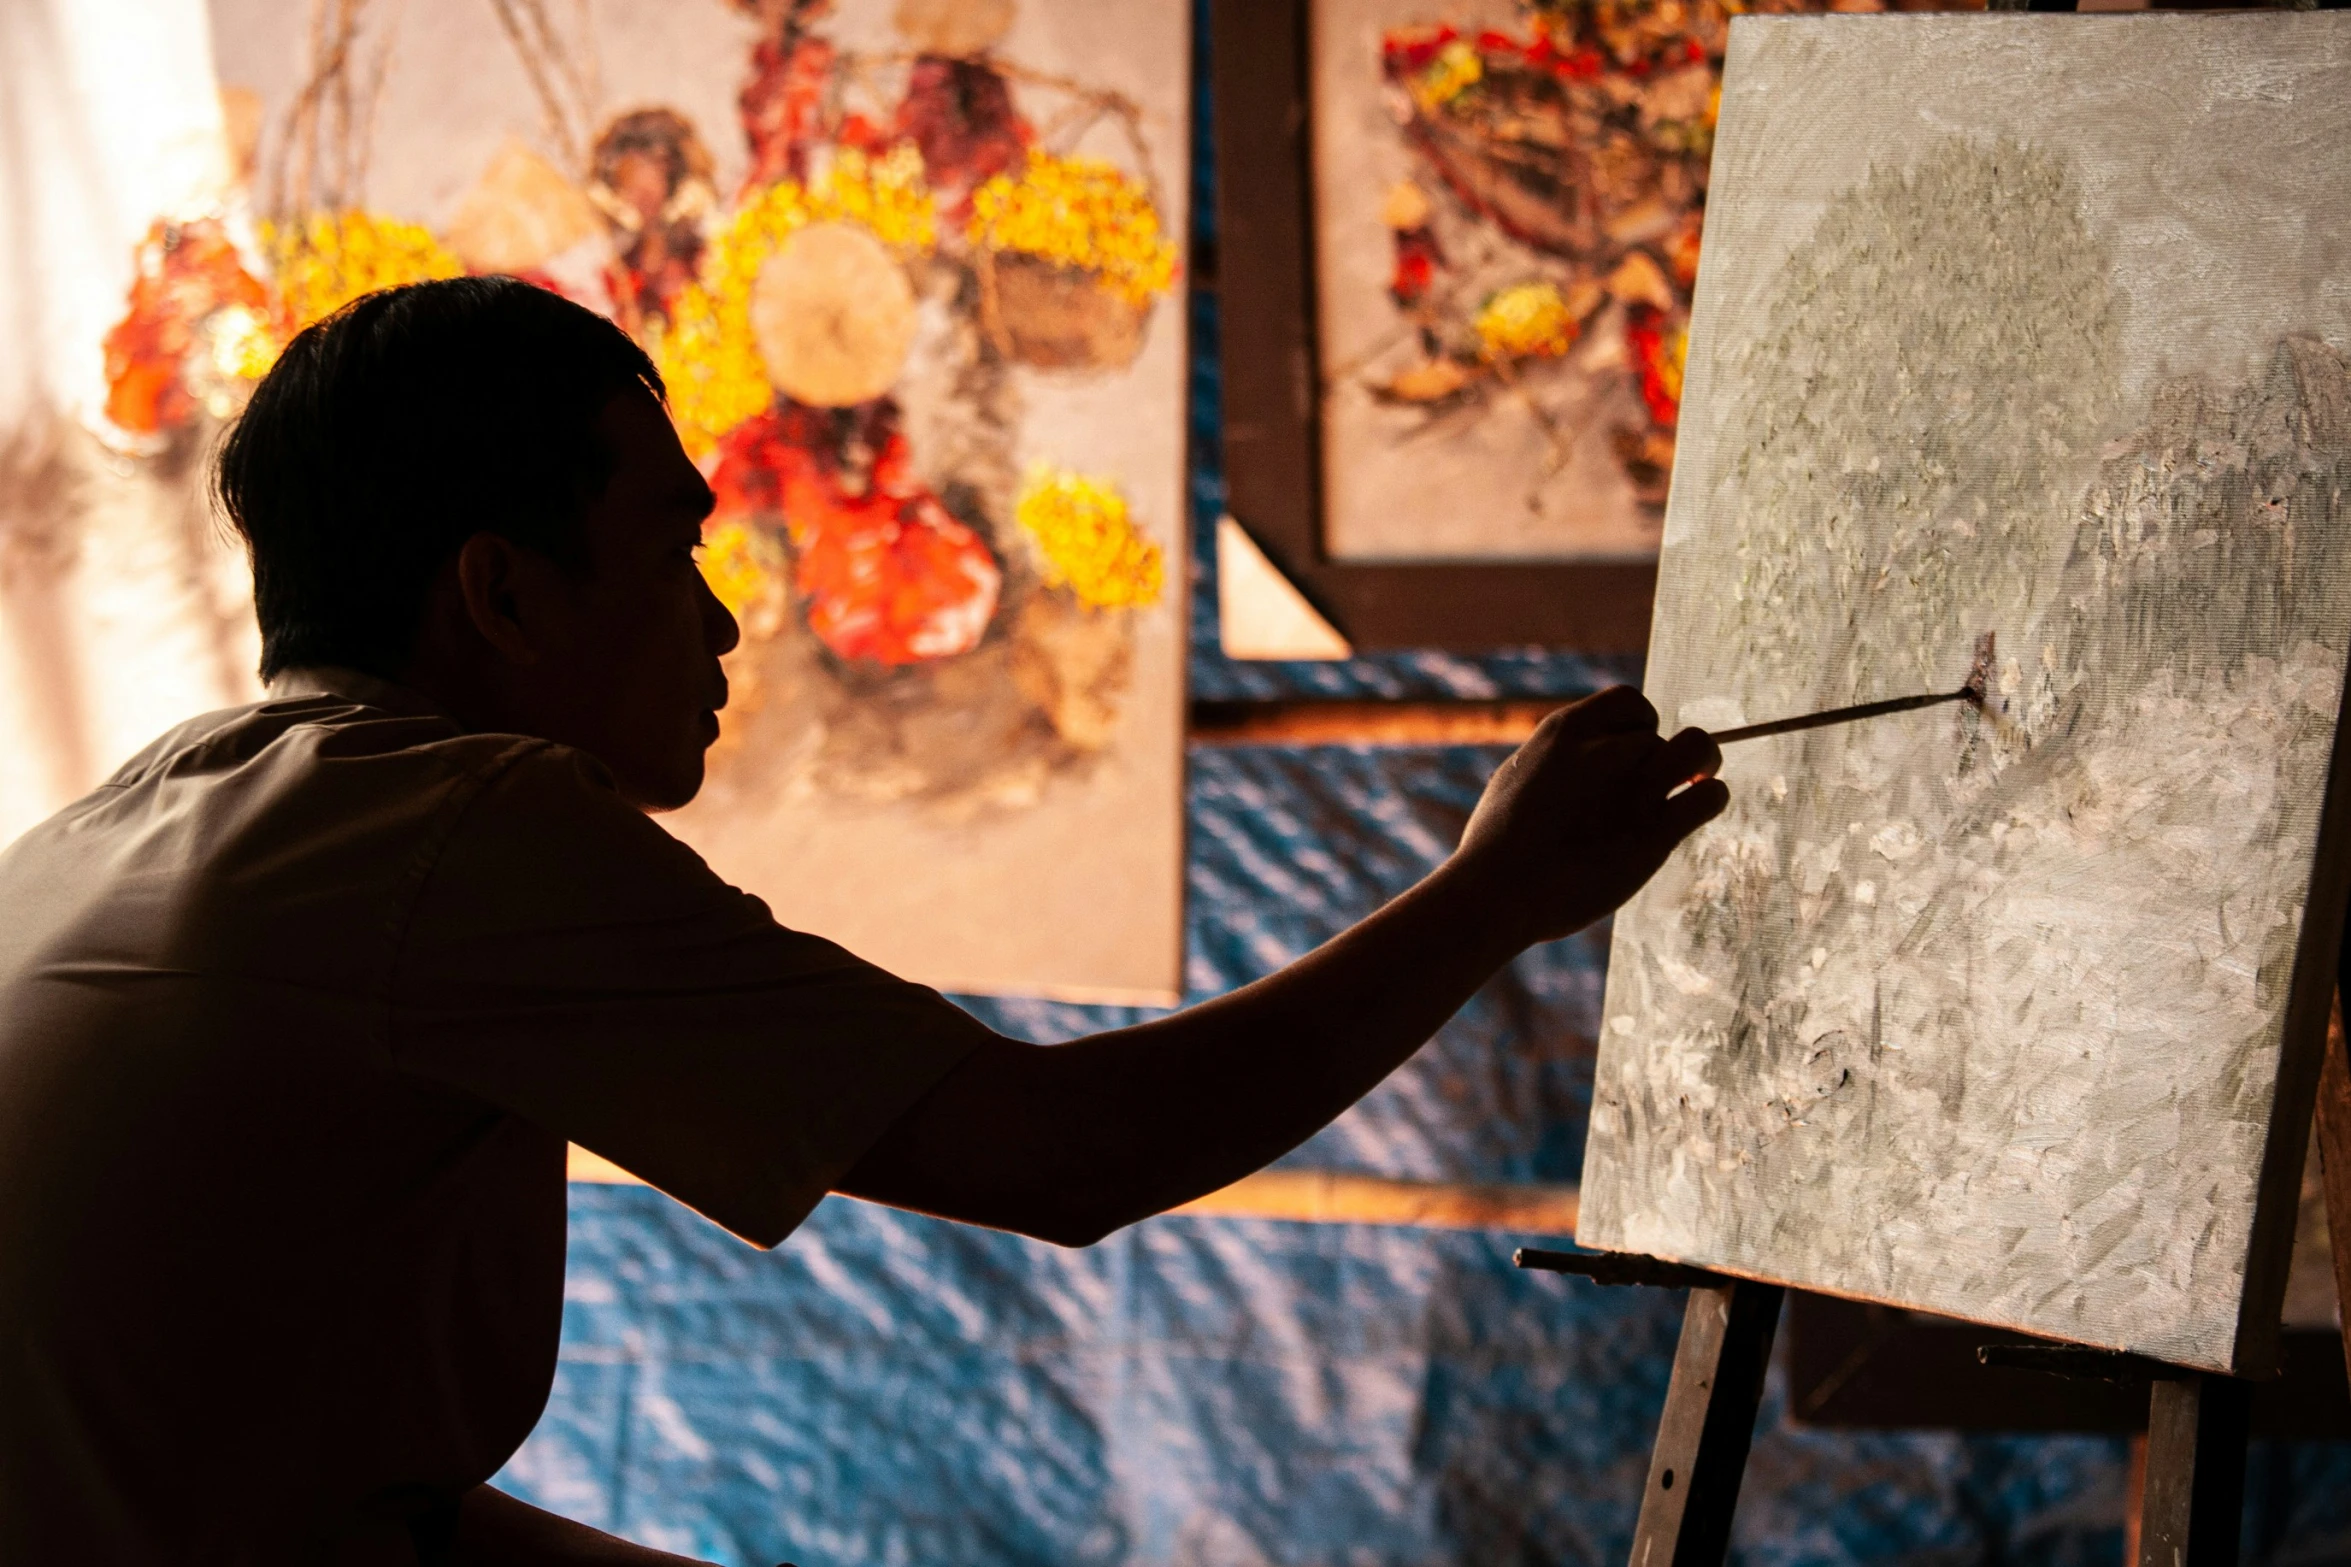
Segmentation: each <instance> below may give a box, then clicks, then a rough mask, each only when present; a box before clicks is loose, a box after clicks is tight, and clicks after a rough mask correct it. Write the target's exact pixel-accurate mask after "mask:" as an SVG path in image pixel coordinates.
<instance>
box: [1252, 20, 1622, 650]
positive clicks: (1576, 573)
mask: <svg viewBox="0 0 2351 1567" xmlns="http://www.w3.org/2000/svg"><path fill="white" fill-rule="evenodd" d="M1312 3H1313V0H1214V4H1213V6H1212V10H1211V28H1212V32H1211V37H1210V49H1211V58H1212V62H1213V63H1212V70H1213V88H1214V91H1213V98H1214V122H1215V136H1216V171H1217V195H1216V215H1217V250H1218V252H1219V260H1220V264H1219V266H1218V280H1217V295H1218V309H1219V312H1220V317H1221V321H1222V326H1223V365H1224V457H1225V482H1226V486H1227V496H1228V503H1227V504H1228V507H1229V509H1230V511H1231V512H1232V515H1233V517H1234V518H1235V520H1237V521H1238V522H1239V523H1240V524H1241V525H1242V527H1244V528H1245V529H1247V530H1248V532H1249V533H1250V535H1251V536H1252V537H1253V538H1254V539H1255V540H1256V541H1257V543H1258V544H1259V545H1260V546H1261V547H1262V548H1263V549H1264V551H1265V553H1266V555H1267V557H1268V558H1269V559H1271V560H1272V562H1273V564H1274V565H1275V566H1276V567H1277V568H1279V569H1280V570H1281V572H1282V573H1283V574H1284V575H1285V576H1287V577H1288V578H1289V579H1290V581H1291V582H1292V583H1294V584H1295V585H1296V586H1297V587H1298V589H1299V591H1300V592H1302V593H1303V594H1304V595H1305V596H1306V598H1307V599H1308V600H1309V601H1311V602H1312V603H1313V605H1314V606H1315V608H1316V609H1318V610H1319V611H1321V612H1322V614H1323V615H1324V617H1325V618H1327V619H1328V620H1329V621H1330V622H1331V624H1332V625H1333V626H1334V627H1336V628H1337V630H1338V632H1339V634H1340V635H1341V636H1343V637H1345V638H1346V639H1347V640H1348V642H1349V643H1351V644H1352V645H1353V646H1355V647H1357V648H1359V649H1366V650H1369V649H1378V648H1440V649H1449V650H1453V651H1458V652H1487V651H1493V650H1496V649H1501V648H1510V647H1524V646H1530V645H1541V646H1546V647H1553V648H1559V649H1562V650H1566V651H1572V652H1581V653H1641V652H1645V651H1646V650H1647V648H1648V645H1649V603H1650V599H1651V597H1652V596H1653V594H1654V593H1655V591H1656V585H1657V567H1656V563H1655V562H1654V561H1621V560H1617V561H1592V562H1588V563H1586V562H1561V561H1494V562H1491V563H1476V564H1468V563H1451V562H1429V563H1425V564H1424V563H1384V562H1383V563H1361V564H1359V563H1355V562H1350V561H1340V560H1335V559H1333V558H1332V557H1331V556H1330V554H1329V553H1328V551H1326V550H1325V548H1324V546H1323V530H1322V467H1321V440H1320V429H1321V403H1322V399H1321V395H1320V393H1321V387H1320V381H1321V375H1320V361H1319V359H1318V356H1317V352H1316V345H1315V334H1316V317H1315V290H1316V280H1315V257H1314V223H1313V204H1314V172H1313V134H1312V119H1311V115H1310V109H1311V105H1310V103H1309V101H1308V93H1307V82H1308V66H1309V59H1308V49H1309V31H1308V26H1309V21H1310V11H1311V6H1312Z"/></svg>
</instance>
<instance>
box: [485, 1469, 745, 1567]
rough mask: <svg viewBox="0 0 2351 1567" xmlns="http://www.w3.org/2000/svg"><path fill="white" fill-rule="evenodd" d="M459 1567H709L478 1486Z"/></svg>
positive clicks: (501, 1492)
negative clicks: (634, 1542) (637, 1543)
mask: <svg viewBox="0 0 2351 1567" xmlns="http://www.w3.org/2000/svg"><path fill="white" fill-rule="evenodd" d="M454 1559H455V1560H456V1561H457V1563H458V1564H459V1567H710V1564H709V1563H707V1562H703V1561H699V1560H697V1559H695V1558H693V1557H688V1556H672V1555H671V1554H669V1552H667V1551H657V1550H654V1549H653V1548H652V1547H651V1546H648V1545H635V1544H632V1543H630V1542H629V1541H627V1540H623V1539H619V1538H616V1537H615V1536H613V1535H609V1534H606V1533H605V1532H604V1531H603V1530H601V1529H591V1528H589V1527H588V1526H587V1525H586V1524H584V1523H574V1522H573V1521H572V1520H571V1519H569V1518H564V1517H559V1516H558V1515H556V1514H554V1513H550V1512H546V1511H544V1510H542V1509H540V1508H536V1507H533V1506H532V1505H531V1504H530V1503H528V1502H523V1501H517V1500H516V1499H515V1498H513V1497H511V1496H508V1495H507V1494H506V1493H505V1492H504V1491H501V1490H499V1489H497V1488H496V1487H495V1486H488V1485H477V1486H475V1487H474V1488H473V1489H472V1490H470V1491H468V1492H466V1493H465V1500H464V1501H463V1502H462V1503H460V1504H459V1506H458V1511H457V1548H456V1551H455V1552H454Z"/></svg>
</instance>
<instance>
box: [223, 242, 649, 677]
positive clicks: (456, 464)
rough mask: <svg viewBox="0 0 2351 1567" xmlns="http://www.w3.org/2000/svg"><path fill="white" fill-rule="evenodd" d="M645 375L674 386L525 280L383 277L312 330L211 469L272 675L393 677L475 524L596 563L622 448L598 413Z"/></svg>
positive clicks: (595, 321)
mask: <svg viewBox="0 0 2351 1567" xmlns="http://www.w3.org/2000/svg"><path fill="white" fill-rule="evenodd" d="M632 388H634V389H639V390H642V391H643V392H644V393H645V395H647V396H650V397H653V398H655V399H660V398H661V397H662V396H663V395H664V393H663V389H662V384H661V376H660V374H659V373H658V372H657V371H655V370H654V368H653V362H652V361H651V360H650V359H648V358H647V357H646V356H645V351H644V350H643V349H642V348H639V347H638V346H637V344H636V343H635V342H634V341H633V340H632V339H631V338H630V337H629V335H628V334H627V333H626V332H623V331H622V330H621V329H620V328H619V327H617V326H615V325H613V324H612V323H611V322H610V321H607V320H606V319H605V318H604V317H602V316H600V315H597V314H596V313H595V312H594V311H592V310H588V309H585V308H583V307H581V306H579V305H575V304H573V303H572V302H571V301H569V300H567V299H564V298H563V297H562V296H560V295H558V294H554V293H550V292H549V291H547V290H546V289H543V288H538V287H534V286H533V285H531V284H529V283H524V282H521V281H519V280H517V279H515V278H509V277H469V278H452V279H449V280H447V281H444V282H434V283H411V284H408V285H406V286H404V287H400V288H388V289H385V290H383V291H382V292H380V293H374V294H368V295H366V296H364V297H362V298H360V299H356V300H353V301H352V302H351V303H350V304H348V305H346V306H344V307H343V308H342V309H341V310H338V311H336V312H335V313H334V314H333V315H331V316H328V317H327V318H326V319H325V320H323V321H320V322H318V323H316V324H315V325H313V326H310V327H308V328H306V329H305V330H303V331H302V332H301V333H300V334H299V335H297V336H296V337H295V339H294V340H293V342H291V343H289V344H288V345H286V351H285V353H284V354H282V355H280V356H279V358H278V362H277V363H276V364H275V365H273V366H271V367H270V371H269V374H268V375H266V376H264V377H263V378H262V381H261V384H260V385H259V386H258V387H256V388H255V389H254V392H253V398H252V401H251V402H250V403H248V404H247V405H246V408H245V412H244V415H243V417H241V418H240V419H239V420H238V421H237V424H236V428H235V429H234V430H232V431H231V432H230V433H229V437H228V439H227V441H226V442H224V443H223V444H222V446H221V452H220V459H219V463H218V465H217V467H216V469H215V471H214V483H213V487H214V493H215V494H216V496H217V497H218V498H219V501H220V504H221V506H222V508H223V509H224V510H225V511H226V512H227V513H228V516H229V520H230V521H231V522H233V523H234V524H235V525H236V528H237V531H238V532H239V533H241V534H243V535H244V538H245V548H246V552H247V554H248V555H249V556H250V557H251V559H252V562H253V608H254V613H255V615H256V617H257V618H258V619H259V620H260V622H261V678H262V679H264V680H268V679H271V678H272V677H274V676H275V675H277V674H278V673H279V672H280V671H282V670H286V669H291V668H298V667H300V666H303V665H307V664H340V665H344V666H347V667H349V668H353V669H359V670H364V671H366V672H367V673H369V674H372V675H377V676H381V677H384V678H392V677H395V676H396V675H397V674H398V673H399V671H400V669H401V667H402V666H403V665H405V664H406V663H407V661H408V658H409V655H410V653H411V652H412V651H413V650H414V648H415V645H416V636H417V631H418V629H419V627H420V626H421V625H422V622H423V617H424V607H425V600H426V598H427V596H428V595H429V594H430V592H431V589H432V584H433V579H434V577H435V576H436V575H437V574H438V573H439V572H440V570H441V568H442V566H443V565H445V564H446V563H447V562H448V561H449V560H450V559H451V558H452V557H453V556H455V555H456V553H457V552H458V550H459V549H460V548H461V547H463V545H464V543H465V541H466V540H467V539H469V538H471V537H473V535H475V534H477V533H494V534H497V535H499V536H501V537H504V538H508V539H512V540H514V541H515V542H516V543H518V544H524V545H528V546H529V547H531V548H533V549H536V550H539V551H541V552H542V553H544V554H546V555H549V556H551V557H553V558H554V559H556V560H558V561H560V562H562V563H563V564H565V565H567V566H570V567H572V568H574V569H585V567H586V564H587V542H586V535H585V533H584V530H583V522H584V518H585V514H586V511H587V508H588V506H589V505H590V504H591V503H592V502H593V501H594V500H595V498H596V497H597V496H598V495H600V494H602V493H603V489H604V486H605V484H606V483H607V482H608V481H609V480H610V479H611V477H612V468H613V462H614V458H613V455H612V453H611V452H610V450H608V448H607V446H606V444H605V442H604V441H603V440H601V439H600V438H599V437H598V435H597V433H596V428H595V427H596V421H597V418H598V416H599V415H600V414H601V413H602V412H603V410H604V408H605V406H606V405H607V404H608V403H610V402H611V400H612V399H613V398H614V397H615V396H617V395H619V394H621V393H624V392H627V391H629V390H631V389H632Z"/></svg>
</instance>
